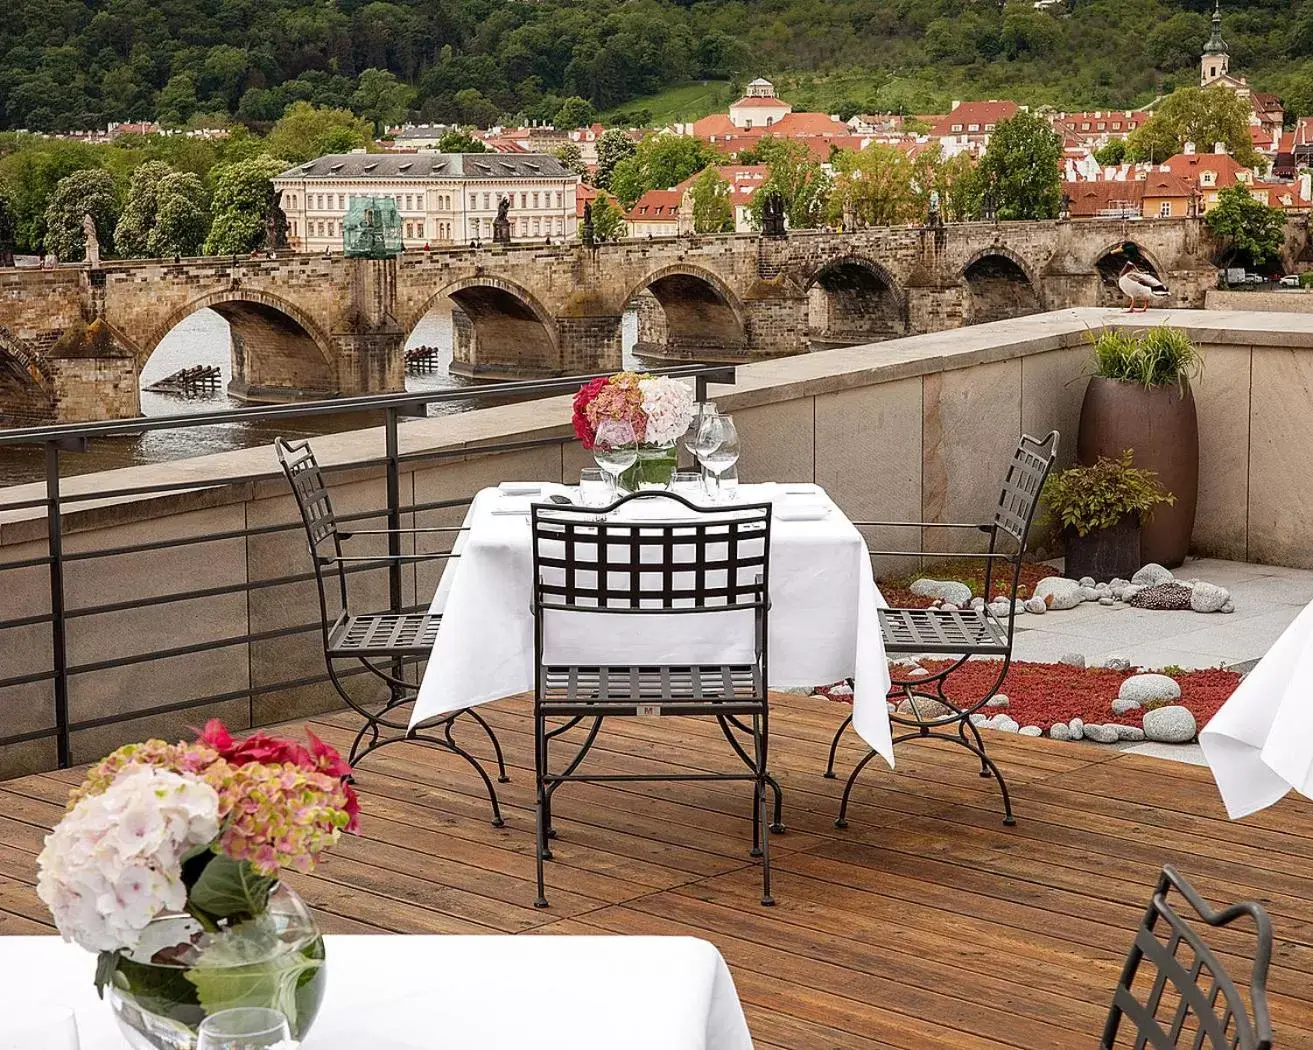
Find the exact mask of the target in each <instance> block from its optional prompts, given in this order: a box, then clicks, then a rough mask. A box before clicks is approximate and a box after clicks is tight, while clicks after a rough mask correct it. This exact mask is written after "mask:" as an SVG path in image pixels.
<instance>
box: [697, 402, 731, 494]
mask: <svg viewBox="0 0 1313 1050" xmlns="http://www.w3.org/2000/svg"><path fill="white" fill-rule="evenodd" d="M697 447H698V449H699V451H698V462H700V463H701V464H702V467H703V469H704V470H706V471H707V472H708V473H709V474H711V475H712V476H713V477H714V478H715V479H716V499H717V500H718V501H719V500H721V499H723V498H724V492H723V490H722V488H721V484H720V476H721V475H722V474H723V473H725V471H727V470H729V468H730V467H732V466H734V464H735V463H737V462H738V461H739V432H738V429H737V428H736V427H735V426H734V417H733V416H722V415H715V416H711V417H710V418H708V419H707V421H706V422H705V423H704V424H703V427H702V430H700V431H699V432H698V445H697Z"/></svg>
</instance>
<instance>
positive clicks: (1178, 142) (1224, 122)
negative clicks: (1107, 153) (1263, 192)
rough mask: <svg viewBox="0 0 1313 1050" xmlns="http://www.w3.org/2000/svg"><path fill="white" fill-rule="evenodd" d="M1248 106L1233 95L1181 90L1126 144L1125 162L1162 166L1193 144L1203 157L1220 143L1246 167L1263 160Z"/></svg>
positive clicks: (1210, 90)
mask: <svg viewBox="0 0 1313 1050" xmlns="http://www.w3.org/2000/svg"><path fill="white" fill-rule="evenodd" d="M1249 113H1250V106H1249V103H1248V102H1247V101H1246V100H1244V99H1242V98H1240V97H1239V96H1238V95H1237V94H1236V93H1235V92H1234V91H1226V90H1223V89H1215V88H1193V87H1192V88H1182V89H1181V90H1179V91H1173V92H1172V93H1171V94H1170V95H1168V96H1167V98H1165V99H1164V100H1163V101H1162V104H1161V105H1160V106H1159V107H1158V108H1157V109H1156V110H1155V111H1154V114H1153V116H1152V117H1150V118H1149V119H1148V120H1146V121H1145V122H1144V123H1143V124H1142V125H1140V127H1138V128H1136V129H1135V130H1134V131H1133V132H1131V134H1130V137H1129V138H1128V139H1127V140H1126V159H1127V160H1137V161H1149V162H1151V163H1155V164H1161V163H1162V162H1163V161H1165V160H1167V158H1168V157H1174V156H1176V155H1177V154H1178V153H1180V152H1181V151H1182V150H1183V149H1184V148H1185V144H1186V143H1187V142H1193V143H1194V144H1195V146H1196V148H1197V149H1198V150H1199V152H1201V153H1211V152H1212V151H1213V149H1214V147H1215V144H1216V143H1218V142H1221V143H1223V144H1224V145H1225V147H1226V151H1227V152H1228V153H1230V154H1232V155H1233V156H1234V157H1235V158H1236V160H1238V161H1240V163H1241V164H1243V165H1245V166H1246V167H1252V166H1254V165H1255V164H1258V163H1259V161H1260V158H1259V157H1258V154H1257V153H1256V152H1255V151H1254V144H1253V141H1252V140H1251V139H1250V137H1249Z"/></svg>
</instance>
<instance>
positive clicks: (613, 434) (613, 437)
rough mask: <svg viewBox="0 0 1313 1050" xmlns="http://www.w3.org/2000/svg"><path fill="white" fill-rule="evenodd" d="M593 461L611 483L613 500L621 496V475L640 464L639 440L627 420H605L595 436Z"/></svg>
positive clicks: (600, 424)
mask: <svg viewBox="0 0 1313 1050" xmlns="http://www.w3.org/2000/svg"><path fill="white" fill-rule="evenodd" d="M593 459H594V460H596V461H597V465H598V466H599V467H601V468H602V470H604V471H605V472H606V476H607V478H608V480H609V481H610V482H611V498H612V499H613V500H614V499H617V498H619V495H620V475H621V474H623V473H624V472H625V471H626V470H628V469H629V468H630V467H632V466H633V465H634V464H635V463H637V462H638V438H637V436H635V434H634V425H633V423H631V422H630V421H629V420H627V419H604V420H602V422H601V423H599V424H598V426H597V433H596V434H595V435H594V436H593Z"/></svg>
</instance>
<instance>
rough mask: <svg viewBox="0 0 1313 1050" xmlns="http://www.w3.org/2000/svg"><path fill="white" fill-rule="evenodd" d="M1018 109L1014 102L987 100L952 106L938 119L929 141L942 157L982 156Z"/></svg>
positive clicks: (954, 103)
mask: <svg viewBox="0 0 1313 1050" xmlns="http://www.w3.org/2000/svg"><path fill="white" fill-rule="evenodd" d="M1020 109H1021V107H1020V106H1018V105H1017V104H1016V103H1015V102H1009V101H1006V100H998V99H990V100H989V101H988V102H958V101H954V102H953V107H952V109H950V110H949V111H948V113H946V114H945V115H944V116H942V117H939V118H937V120H936V122H935V124H934V125H933V126H932V127H931V129H930V137H931V138H932V139H934V140H937V141H938V142H939V147H940V149H941V150H942V151H943V153H944V155H945V156H948V157H951V156H954V155H956V154H958V153H962V152H964V151H970V152H972V153H984V151H985V150H986V149H987V148H988V147H989V139H990V136H991V135H993V134H994V129H995V128H996V127H997V126H998V125H999V124H1000V123H1002V122H1003V121H1005V120H1007V119H1008V118H1009V117H1014V116H1016V114H1017V112H1018V111H1019V110H1020Z"/></svg>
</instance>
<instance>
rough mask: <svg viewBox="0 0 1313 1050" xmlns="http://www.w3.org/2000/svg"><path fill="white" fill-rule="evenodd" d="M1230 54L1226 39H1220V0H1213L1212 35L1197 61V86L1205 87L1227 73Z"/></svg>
mask: <svg viewBox="0 0 1313 1050" xmlns="http://www.w3.org/2000/svg"><path fill="white" fill-rule="evenodd" d="M1230 64H1231V56H1230V54H1228V53H1227V49H1226V41H1225V40H1223V39H1222V0H1214V4H1213V35H1212V36H1210V37H1209V38H1208V43H1207V44H1205V45H1204V54H1203V58H1202V59H1201V60H1200V63H1199V86H1200V87H1207V86H1208V85H1209V84H1211V83H1213V81H1215V80H1220V79H1221V78H1222V77H1225V76H1226V75H1227V73H1228V70H1229V67H1230Z"/></svg>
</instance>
